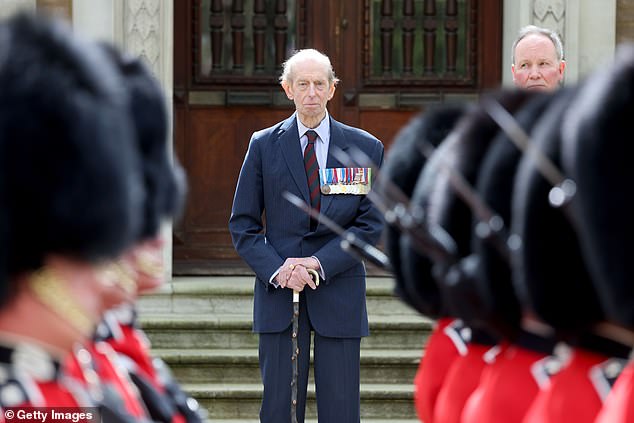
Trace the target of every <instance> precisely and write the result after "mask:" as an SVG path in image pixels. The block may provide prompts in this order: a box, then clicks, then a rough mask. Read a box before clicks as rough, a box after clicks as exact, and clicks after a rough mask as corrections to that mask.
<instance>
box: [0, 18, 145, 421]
mask: <svg viewBox="0 0 634 423" xmlns="http://www.w3.org/2000/svg"><path fill="white" fill-rule="evenodd" d="M0 52H2V53H0V92H1V93H2V95H1V96H0V181H1V188H0V228H3V229H4V233H3V234H2V240H1V241H0V245H2V247H3V248H2V257H1V259H0V263H2V264H3V266H4V267H3V268H2V269H0V274H2V275H3V278H2V280H1V281H0V282H1V285H2V287H3V295H2V298H1V300H2V305H1V306H0V367H1V368H2V372H0V373H1V376H0V406H2V407H3V408H5V407H15V406H36V407H53V406H54V407H77V406H82V407H97V406H101V405H102V404H101V401H102V400H103V399H104V396H103V392H102V391H101V386H100V385H99V384H98V383H93V384H91V385H90V386H89V387H87V388H86V387H82V386H80V385H79V384H77V383H73V382H72V381H71V380H70V379H69V378H67V377H65V376H64V375H63V374H62V373H61V363H62V362H63V361H64V360H65V359H66V358H67V357H68V355H69V353H70V352H71V351H72V348H73V346H74V345H75V343H76V342H79V341H84V340H86V339H88V338H89V337H90V336H91V335H92V333H93V331H94V329H95V327H96V324H97V323H98V322H99V320H100V319H101V317H102V314H103V312H104V311H105V309H106V308H107V307H108V305H109V303H110V302H111V301H114V300H115V298H119V300H121V299H124V298H126V297H127V295H128V293H127V292H126V291H125V289H124V287H122V286H121V285H119V283H118V281H117V279H116V278H115V277H114V275H115V274H116V273H117V272H116V266H115V265H114V264H113V262H112V260H114V259H116V258H117V257H119V256H120V255H121V253H122V252H123V251H124V250H125V249H127V248H128V247H129V246H131V245H132V243H133V241H134V240H135V238H136V236H137V234H138V232H139V229H140V228H139V226H140V218H139V210H140V208H141V201H142V181H141V178H140V176H141V175H140V173H139V172H138V161H137V154H136V150H135V149H134V144H133V135H134V133H133V128H132V127H131V125H130V121H129V119H128V117H127V114H126V108H125V107H126V102H127V98H126V96H125V93H124V92H122V91H121V90H120V87H121V86H122V81H121V79H120V78H119V73H118V72H117V71H116V70H115V68H114V67H113V66H112V64H111V62H110V61H109V60H108V59H107V58H106V57H105V56H104V55H103V52H102V51H101V50H100V49H99V48H97V46H96V45H93V44H88V43H84V42H83V41H81V40H79V39H77V38H75V37H74V36H73V35H72V34H71V32H70V30H69V29H68V28H67V27H65V26H64V25H63V24H61V23H58V22H53V21H48V20H45V19H42V18H36V17H29V16H24V15H21V16H17V17H15V18H13V19H11V20H10V21H8V22H6V23H3V24H0ZM91 380H92V381H93V382H95V380H94V379H91ZM100 411H101V412H102V413H103V414H102V416H103V418H104V419H105V420H110V421H121V419H120V418H119V417H115V416H114V415H111V414H109V413H108V410H104V409H103V408H100Z"/></svg>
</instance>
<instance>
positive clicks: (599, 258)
mask: <svg viewBox="0 0 634 423" xmlns="http://www.w3.org/2000/svg"><path fill="white" fill-rule="evenodd" d="M633 86H634V47H633V46H632V45H623V46H620V47H619V49H617V53H616V56H615V61H614V63H613V64H612V65H611V66H609V67H608V68H606V69H603V70H602V71H600V72H598V73H597V74H596V75H594V76H592V77H591V78H589V80H588V83H587V85H586V86H585V87H583V88H582V89H581V91H580V93H579V96H578V99H577V100H576V101H577V105H578V107H576V108H575V109H570V111H569V112H568V113H567V116H566V120H565V122H564V127H563V146H562V153H561V154H562V162H563V168H564V170H565V171H566V173H567V175H569V176H570V178H571V179H572V180H573V181H575V183H576V186H577V191H576V194H575V196H574V197H573V198H572V201H571V202H570V208H571V209H572V216H573V219H572V222H573V225H574V226H575V228H576V232H577V235H578V237H579V240H580V245H581V249H582V252H583V257H584V259H585V263H586V265H587V268H588V271H589V272H590V274H591V277H592V282H593V284H594V286H595V289H596V292H597V294H598V295H597V299H598V300H599V302H600V304H601V307H602V309H603V312H604V313H605V320H604V321H603V322H601V323H599V324H597V325H596V326H595V328H594V329H595V333H597V334H599V335H601V337H603V338H604V339H606V340H609V341H613V342H615V343H618V344H621V345H626V346H629V347H630V348H631V347H632V346H634V308H633V307H632V304H633V302H634V284H632V280H634V274H633V272H632V269H633V268H632V265H631V261H632V257H633V256H634V248H633V246H634V244H633V243H632V238H633V237H634V220H633V219H632V215H634V199H633V197H632V195H631V187H632V182H633V181H634V167H633V166H632V165H631V159H632V157H633V154H634V145H633V144H632V143H631V142H629V139H628V137H623V135H622V134H623V133H626V132H624V131H629V130H630V127H631V122H632V107H633V105H634V101H633V99H634V97H632V92H633V90H632V87H633ZM573 112H574V113H573ZM630 357H631V355H630ZM602 370H607V371H602V372H599V373H598V374H597V376H598V377H599V378H602V379H603V380H604V381H605V382H606V384H607V386H608V387H609V385H610V383H611V382H614V376H615V375H618V369H616V370H615V369H614V368H613V369H609V368H608V367H603V368H602ZM633 411H634V362H633V361H632V360H631V358H630V361H629V363H628V364H627V367H626V368H625V369H624V370H623V372H622V373H621V374H620V376H618V378H617V379H616V382H615V383H614V385H613V387H612V389H611V390H610V391H609V393H608V394H607V396H606V398H605V402H604V404H603V407H602V409H601V410H600V412H599V414H598V415H597V418H596V420H595V422H596V423H627V422H634V412H633Z"/></svg>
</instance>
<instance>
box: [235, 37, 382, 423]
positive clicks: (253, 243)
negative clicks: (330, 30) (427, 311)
mask: <svg viewBox="0 0 634 423" xmlns="http://www.w3.org/2000/svg"><path fill="white" fill-rule="evenodd" d="M280 79H281V84H282V87H283V88H284V91H285V93H286V95H287V97H288V98H289V99H291V100H293V102H294V103H295V108H296V112H295V113H294V114H293V115H292V116H291V117H289V118H288V119H286V120H285V121H283V122H280V123H278V124H276V125H274V126H272V127H270V128H267V129H264V130H261V131H257V132H255V133H254V134H253V136H252V137H251V141H250V142H249V148H248V151H247V153H246V156H245V159H244V163H243V165H242V169H241V171H240V176H239V179H238V184H237V187H236V192H235V196H234V201H233V208H232V211H231V218H230V220H229V230H230V231H231V236H232V239H233V243H234V246H235V248H236V250H237V251H238V254H240V256H241V257H242V258H243V259H244V260H245V261H246V262H247V264H248V265H249V266H250V267H251V269H253V271H254V272H255V274H256V281H255V294H254V310H253V312H254V315H253V323H254V331H255V332H257V333H258V334H259V360H260V371H261V374H262V381H263V383H264V396H263V399H262V407H261V409H260V421H261V422H263V423H284V422H288V421H290V419H291V417H290V411H291V394H292V393H291V380H292V363H291V357H292V356H293V354H292V351H291V345H292V342H291V330H292V328H291V321H292V320H291V319H292V317H293V302H292V297H293V290H296V291H301V295H300V300H299V333H298V334H297V340H298V343H299V350H300V353H299V360H298V363H299V366H298V367H299V383H298V390H297V392H298V395H297V397H298V398H297V410H296V411H297V420H298V421H300V422H303V421H304V409H305V403H306V388H307V384H308V368H309V359H310V353H309V351H310V343H311V339H310V338H311V332H313V333H314V370H315V389H316V397H317V414H318V419H319V422H320V423H358V422H359V420H360V404H359V401H360V392H359V377H360V374H359V373H360V365H359V360H360V343H361V337H363V336H368V334H369V330H368V316H367V310H366V303H365V286H366V284H365V266H364V264H363V263H362V262H361V261H360V260H359V259H357V258H355V257H353V256H351V255H349V254H347V253H346V252H344V251H343V250H342V249H341V246H340V244H341V238H340V237H339V236H338V235H337V234H335V233H333V232H332V231H331V230H329V229H328V228H327V227H326V226H325V225H323V224H320V223H318V222H316V221H315V220H314V219H310V218H309V217H308V216H307V215H306V213H304V212H303V211H301V210H299V209H295V208H293V207H292V206H290V204H289V203H287V202H285V201H281V198H282V193H283V192H284V191H289V192H290V193H292V194H294V195H296V196H297V197H300V198H303V199H304V201H305V202H306V203H308V204H311V205H312V207H313V208H315V209H317V210H321V213H323V214H324V215H325V216H326V217H328V218H330V219H331V220H333V221H334V222H335V223H337V224H338V225H339V226H341V227H343V228H344V229H345V230H347V231H348V232H349V233H351V234H353V235H354V236H356V237H358V238H359V239H361V240H362V241H363V242H365V243H367V244H370V245H374V244H375V243H376V242H377V241H378V239H379V237H380V234H381V230H382V227H383V225H382V221H381V216H380V213H379V212H378V210H377V209H375V207H374V206H373V205H372V203H371V202H370V200H369V199H368V198H366V195H365V193H366V192H367V191H368V189H369V188H370V184H371V178H370V174H369V172H366V171H368V170H369V169H365V170H363V169H358V168H346V167H345V166H344V165H343V164H342V163H340V162H339V161H338V160H337V159H336V158H335V156H334V155H332V153H331V151H332V150H333V149H337V148H339V149H342V150H344V151H345V150H349V149H352V148H357V149H359V150H361V152H362V153H363V154H365V155H367V156H368V157H370V160H372V161H373V162H374V163H375V164H376V165H377V166H379V165H380V164H381V163H382V161H383V144H382V143H381V142H380V141H379V140H378V139H376V138H375V137H374V136H372V135H370V134H369V133H367V132H366V131H363V130H361V129H358V128H353V127H350V126H347V125H344V124H342V123H340V122H337V121H336V120H334V119H332V117H331V116H330V115H329V114H328V111H327V110H326V104H327V103H328V101H329V100H330V99H331V98H332V96H333V95H334V93H335V86H336V83H337V81H338V80H337V78H336V77H335V75H334V71H333V69H332V66H331V63H330V59H328V57H327V56H325V55H323V54H322V53H320V52H318V51H316V50H312V49H306V50H300V51H299V52H297V53H295V54H294V55H293V56H291V57H290V58H289V59H288V61H287V62H286V63H285V64H284V71H283V74H282V77H281V78H280ZM350 151H352V150H350ZM318 171H319V173H321V177H320V176H318V175H317V174H316V172H318ZM353 174H356V175H357V177H359V178H361V179H362V180H363V181H364V182H363V183H361V184H355V183H354V182H355V181H356V178H352V175H353ZM347 187H350V188H351V189H350V190H348V188H347ZM263 214H265V215H266V225H265V224H264V220H263ZM307 269H312V270H315V271H317V272H319V273H320V275H321V276H322V279H323V282H322V283H321V284H320V285H319V287H317V286H315V283H314V282H313V280H312V279H311V277H310V276H309V274H308V272H307ZM307 287H308V288H310V289H305V288H307Z"/></svg>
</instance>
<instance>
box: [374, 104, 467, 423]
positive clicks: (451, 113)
mask: <svg viewBox="0 0 634 423" xmlns="http://www.w3.org/2000/svg"><path fill="white" fill-rule="evenodd" d="M464 111H465V107H463V106H461V105H451V106H444V107H439V108H436V109H431V110H427V111H425V112H424V113H421V114H419V115H417V116H416V117H415V118H414V119H412V120H411V121H410V122H409V123H408V124H407V126H405V127H404V128H403V129H401V131H399V133H398V134H397V135H396V137H395V138H394V144H393V145H392V147H391V148H390V150H389V152H388V153H387V157H386V160H385V164H384V166H383V168H382V171H381V174H382V176H383V177H382V178H380V179H378V180H377V186H376V192H377V193H378V194H379V195H381V196H382V197H383V198H385V199H386V201H387V199H390V198H393V199H396V198H398V194H399V193H396V192H394V191H395V190H396V189H398V190H399V191H400V193H402V194H404V195H405V196H407V197H411V195H412V193H413V191H414V187H415V186H416V183H417V181H418V177H419V175H420V173H421V170H422V169H423V167H424V166H425V162H426V158H425V156H423V153H422V149H423V148H425V147H426V145H424V143H428V145H431V146H433V147H437V146H438V144H440V143H441V141H443V140H444V139H445V137H446V136H447V134H448V133H449V132H450V131H451V130H452V129H453V127H454V124H455V123H456V121H457V120H458V119H459V118H460V116H462V114H463V112H464ZM384 178H385V179H384ZM401 201H402V200H401ZM400 206H401V207H403V209H404V210H405V209H406V205H405V204H401V205H400ZM393 207H397V206H396V205H395V206H393ZM397 218H399V217H397ZM384 237H385V246H386V250H387V253H388V255H389V257H390V262H391V263H392V268H393V271H394V276H395V280H396V286H395V293H396V295H398V296H399V297H400V298H401V299H403V301H405V302H406V303H407V304H408V305H410V306H411V307H413V308H414V309H415V310H416V311H418V312H419V313H421V314H423V315H425V316H427V317H429V318H433V319H436V320H437V321H436V323H435V326H434V330H433V332H432V334H431V335H430V337H429V338H428V340H427V343H426V345H425V349H424V352H423V357H422V358H421V362H420V365H419V367H418V371H417V372H416V376H415V378H414V404H415V406H416V412H417V414H418V417H419V418H420V419H421V420H422V421H425V422H429V421H432V420H431V418H432V416H433V408H434V404H435V402H436V397H437V395H438V392H439V391H440V387H441V386H442V383H443V381H444V379H445V375H446V372H447V370H448V368H449V366H450V364H451V362H452V361H453V359H454V358H456V357H457V356H458V355H459V350H460V348H461V347H462V344H464V341H463V339H462V337H461V336H460V333H461V327H462V325H461V324H460V323H459V322H454V318H453V317H451V316H449V315H448V314H447V310H446V308H445V307H443V304H442V301H441V298H440V293H439V290H438V287H437V285H436V282H435V281H434V278H433V276H432V274H431V268H432V264H433V263H432V261H431V259H429V258H428V257H426V256H424V255H423V254H422V253H421V252H420V251H416V250H415V248H414V247H412V246H411V245H410V238H409V237H408V236H407V234H405V233H401V229H400V228H399V226H398V225H397V224H396V222H390V221H388V225H387V226H386V230H385V232H384ZM401 250H402V251H403V253H402V254H401ZM450 325H451V326H450ZM449 331H450V332H449ZM448 333H451V334H453V335H457V336H449V335H448Z"/></svg>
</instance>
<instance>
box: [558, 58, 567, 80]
mask: <svg viewBox="0 0 634 423" xmlns="http://www.w3.org/2000/svg"><path fill="white" fill-rule="evenodd" d="M565 69H566V61H565V60H562V61H561V62H559V75H561V78H562V79H563V77H564V70H565Z"/></svg>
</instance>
